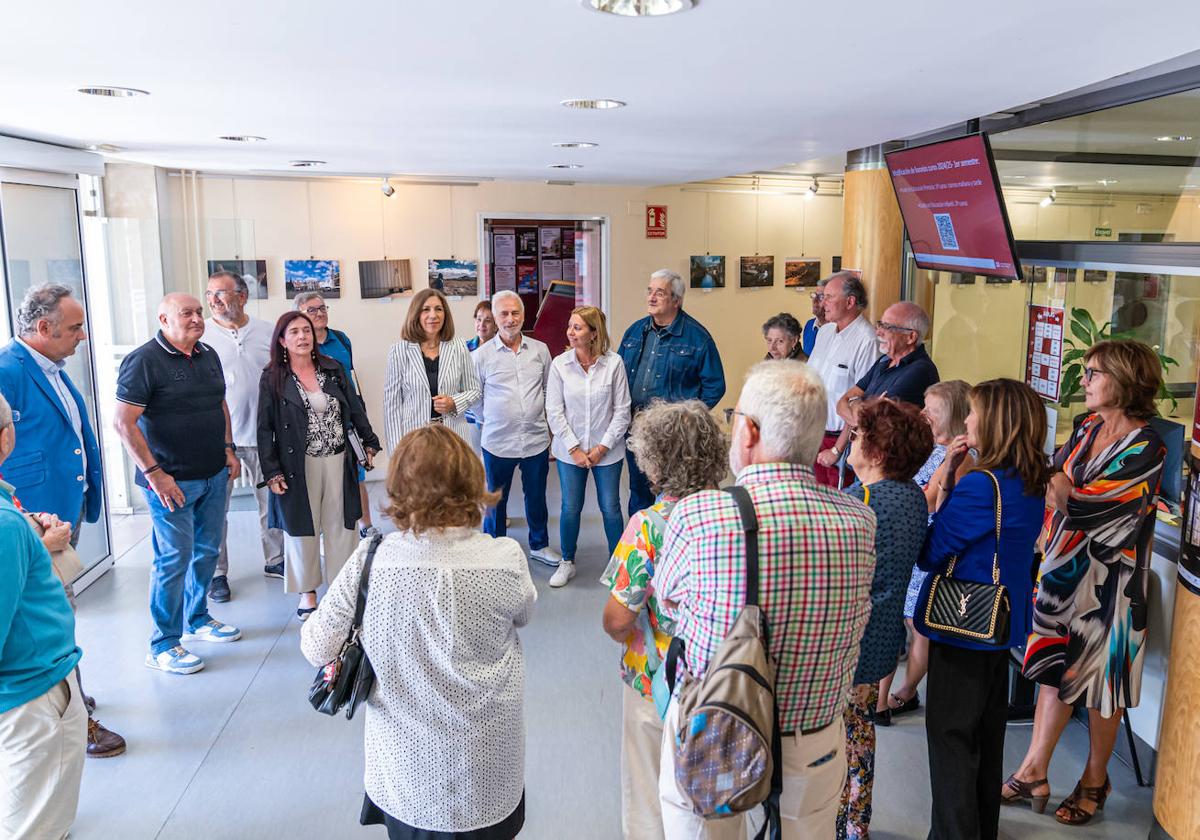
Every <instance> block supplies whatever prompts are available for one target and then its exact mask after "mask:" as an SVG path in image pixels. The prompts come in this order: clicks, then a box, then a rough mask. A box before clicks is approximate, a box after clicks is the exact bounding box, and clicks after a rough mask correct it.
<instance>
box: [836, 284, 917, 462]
mask: <svg viewBox="0 0 1200 840" xmlns="http://www.w3.org/2000/svg"><path fill="white" fill-rule="evenodd" d="M928 333H929V316H928V315H926V314H925V310H924V309H922V308H921V307H919V306H917V305H916V304H915V303H912V302H911V301H907V300H902V301H900V302H899V303H893V304H892V305H891V306H889V307H888V308H887V309H885V310H884V311H883V319H882V320H880V321H876V322H875V339H876V341H877V342H878V345H879V352H880V353H882V354H883V355H881V356H880V357H879V358H878V359H876V361H875V364H873V365H872V366H871V368H870V370H868V371H867V372H866V374H865V375H864V376H863V377H862V378H861V379H859V380H858V383H857V384H856V385H854V387H852V388H850V389H849V390H848V391H846V393H845V394H843V395H842V397H841V399H839V400H838V403H837V413H838V416H839V417H841V418H842V419H843V420H845V421H846V425H845V427H844V428H843V429H842V432H841V434H840V435H839V436H838V439H837V443H836V445H835V446H834V447H832V449H833V450H834V451H836V452H837V453H839V454H840V453H842V452H845V451H846V447H847V446H848V445H849V444H850V431H851V429H853V428H854V427H855V426H857V425H858V409H859V406H861V405H862V401H863V400H864V399H865V398H867V397H884V396H886V397H888V398H889V399H892V400H899V401H900V402H906V403H912V404H913V405H915V406H917V407H918V408H924V407H925V389H927V388H928V387H929V386H930V385H932V384H934V383H935V382H937V381H938V378H939V377H938V369H937V365H935V364H934V363H933V359H931V358H929V354H928V353H926V352H925V336H926V335H928ZM827 454H829V453H827V452H822V453H821V455H820V457H819V458H818V462H820V463H823V461H822V460H821V459H823V458H825V456H826V455H827Z"/></svg>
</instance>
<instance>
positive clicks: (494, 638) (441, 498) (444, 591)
mask: <svg viewBox="0 0 1200 840" xmlns="http://www.w3.org/2000/svg"><path fill="white" fill-rule="evenodd" d="M387 492H388V499H389V505H388V508H387V510H386V511H385V513H386V514H387V515H388V516H389V517H390V518H391V519H392V521H393V522H395V524H396V527H397V528H399V529H400V530H399V531H398V532H396V533H392V534H388V535H387V536H386V537H384V539H383V542H382V543H381V544H380V546H379V548H378V549H377V550H376V553H375V559H374V561H373V563H372V566H371V576H370V581H369V586H368V590H367V592H368V594H367V607H366V611H365V615H364V618H363V644H364V647H365V648H366V652H367V655H368V656H369V657H370V660H371V665H372V666H374V669H375V680H376V682H375V687H374V689H373V690H372V691H371V694H370V695H369V696H368V697H367V721H366V774H365V784H366V799H365V801H364V803H363V809H362V814H361V816H360V818H359V819H360V822H362V824H364V825H386V826H387V829H388V837H389V838H392V840H397V838H405V840H411V838H417V837H421V838H424V837H428V836H431V834H432V833H437V834H436V836H437V837H439V838H442V837H459V836H461V835H467V836H469V837H471V838H476V837H479V838H487V840H509V839H510V838H512V837H515V836H516V835H517V833H518V832H519V831H520V830H521V826H522V825H523V823H524V821H525V793H524V778H525V720H524V708H523V702H524V693H525V659H524V655H523V653H522V651H521V641H520V639H519V638H518V637H517V628H518V627H523V626H524V625H525V624H526V623H527V622H528V621H529V617H530V613H531V611H532V609H533V604H534V601H536V600H537V590H536V589H534V586H533V581H532V580H531V579H530V577H529V568H528V565H527V563H526V560H525V552H524V551H522V549H521V547H520V545H518V544H517V542H516V541H514V540H512V539H509V538H508V537H490V536H488V535H487V534H483V533H481V532H480V530H479V525H480V520H481V518H482V511H483V508H484V506H485V505H490V504H494V503H495V501H496V496H497V494H495V493H488V492H487V490H486V486H485V484H484V475H483V464H481V463H480V461H479V458H478V456H476V455H475V453H474V452H473V451H472V450H471V447H470V445H468V444H467V442H466V441H464V440H462V438H460V437H458V436H457V435H455V434H453V433H452V432H450V431H449V430H447V429H445V428H443V427H442V426H441V425H440V424H434V425H430V426H425V427H422V428H420V429H417V430H416V431H414V432H411V433H409V434H408V435H406V436H405V437H404V438H403V439H402V440H401V441H399V443H398V445H397V446H396V450H395V452H394V453H393V454H392V460H391V464H390V466H389V469H388V479H387ZM366 545H367V543H366V542H365V541H364V542H363V543H362V545H360V546H359V549H358V551H356V552H355V553H354V555H353V556H352V557H351V558H350V559H349V560H348V561H347V563H346V566H345V568H344V569H343V570H342V572H341V574H339V575H338V577H337V579H336V580H334V582H333V585H332V586H331V587H330V588H329V592H328V594H327V595H326V596H325V598H324V599H323V600H322V601H321V605H320V606H319V607H318V608H317V611H316V613H315V614H314V615H313V616H312V618H310V619H309V620H308V622H307V623H306V624H305V625H304V628H303V631H302V632H301V636H300V649H301V650H302V651H303V653H304V656H305V657H306V658H307V659H308V661H309V662H311V663H312V664H313V665H316V666H320V665H323V664H324V663H326V662H328V661H330V660H331V659H333V658H334V657H335V656H336V655H337V653H338V650H339V649H340V648H341V646H342V644H343V642H345V640H346V636H347V634H348V633H349V630H350V626H351V624H352V622H353V618H354V601H355V596H356V593H357V589H358V581H359V577H360V575H361V573H362V567H363V560H364V555H365V551H366V549H365V546H366Z"/></svg>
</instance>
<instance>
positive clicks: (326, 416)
mask: <svg viewBox="0 0 1200 840" xmlns="http://www.w3.org/2000/svg"><path fill="white" fill-rule="evenodd" d="M292 378H293V379H295V380H296V388H298V389H299V391H300V398H301V399H302V400H304V407H305V409H307V410H308V438H307V439H306V441H305V446H304V454H306V455H312V456H314V457H317V458H323V457H326V456H328V455H336V454H337V453H339V452H342V451H344V450H345V448H346V427H345V426H344V425H343V423H342V404H341V403H340V402H338V400H337V398H336V397H331V396H329V395H328V394H325V393H324V391H325V373H324V371H322V370H320V369H318V370H317V387H318V388H319V389H320V390H321V391H322V393H323V394H324V397H325V399H324V403H325V405H324V406H323V407H322V406H319V405H317V406H314V405H313V403H312V401H311V400H310V397H309V394H308V392H307V391H305V390H304V386H303V385H302V384H301V383H300V379H299V378H298V377H297V376H296V375H295V374H292Z"/></svg>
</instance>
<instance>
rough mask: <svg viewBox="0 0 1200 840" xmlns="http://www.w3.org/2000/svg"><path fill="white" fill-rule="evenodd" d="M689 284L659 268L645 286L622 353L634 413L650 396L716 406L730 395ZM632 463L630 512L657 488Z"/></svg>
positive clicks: (630, 461) (651, 497)
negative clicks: (687, 307)
mask: <svg viewBox="0 0 1200 840" xmlns="http://www.w3.org/2000/svg"><path fill="white" fill-rule="evenodd" d="M686 291H687V284H685V283H684V281H683V278H682V277H680V276H679V274H677V273H676V272H674V271H670V270H668V269H665V268H660V269H659V270H658V271H656V272H654V273H653V274H651V275H650V283H649V285H648V286H647V287H646V311H647V313H648V314H647V315H646V317H645V318H642V319H640V320H638V321H634V322H633V324H631V325H630V327H629V329H627V330H626V331H625V335H624V337H623V338H622V339H621V345H620V347H618V348H617V353H618V354H619V355H620V356H621V360H622V361H623V362H624V363H625V376H626V378H627V379H628V380H629V396H630V401H631V403H632V409H633V414H634V415H636V414H637V413H638V412H639V411H640V410H641V409H643V408H645V407H646V406H647V405H649V404H650V401H651V400H655V399H660V400H665V401H666V402H679V401H681V400H693V399H698V400H703V401H704V403H705V404H706V405H707V406H708V407H709V408H716V406H717V403H718V402H720V400H721V397H723V396H725V371H724V369H723V368H722V367H721V356H720V354H719V353H718V352H717V343H716V342H715V341H713V338H712V336H711V335H709V333H708V330H706V329H705V328H704V327H703V326H702V325H701V324H700V322H699V321H697V320H696V319H695V318H693V317H692V316H691V315H688V314H687V313H686V312H684V311H683V295H684V293H685V292H686ZM625 459H626V461H627V462H628V464H629V515H630V516H633V514H634V513H636V512H637V511H639V510H642V509H644V508H648V507H650V505H652V504H653V503H654V493H653V491H652V490H651V489H650V483H649V482H648V481H647V480H646V476H645V475H644V474H643V473H642V471H641V470H640V469H638V465H637V461H636V459H635V458H634V457H633V453H632V452H627V453H626V455H625Z"/></svg>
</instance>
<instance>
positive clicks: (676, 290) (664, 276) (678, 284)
mask: <svg viewBox="0 0 1200 840" xmlns="http://www.w3.org/2000/svg"><path fill="white" fill-rule="evenodd" d="M650 279H651V280H654V279H659V280H666V281H667V282H668V283H670V284H671V297H673V298H675V300H677V301H679V302H680V303H683V296H684V294H685V293H686V292H687V284H686V283H684V282H683V278H682V277H680V276H679V274H677V273H676V272H674V271H671V269H669V268H660V269H659V270H658V271H656V272H654V273H653V274H651V275H650Z"/></svg>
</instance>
